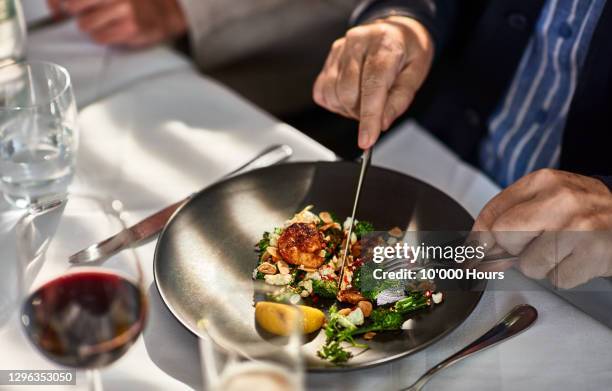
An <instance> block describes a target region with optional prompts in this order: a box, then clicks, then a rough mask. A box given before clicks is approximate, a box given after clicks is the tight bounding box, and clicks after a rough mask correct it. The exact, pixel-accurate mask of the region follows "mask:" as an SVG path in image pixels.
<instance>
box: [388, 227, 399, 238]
mask: <svg viewBox="0 0 612 391" xmlns="http://www.w3.org/2000/svg"><path fill="white" fill-rule="evenodd" d="M389 235H391V236H395V237H396V238H401V237H402V229H401V228H400V227H393V228H391V229H390V230H389Z"/></svg>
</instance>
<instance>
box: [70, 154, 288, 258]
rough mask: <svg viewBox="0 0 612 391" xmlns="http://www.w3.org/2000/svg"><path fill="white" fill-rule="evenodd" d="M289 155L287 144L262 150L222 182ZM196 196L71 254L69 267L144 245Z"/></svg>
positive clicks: (227, 175) (189, 197) (190, 196)
mask: <svg viewBox="0 0 612 391" xmlns="http://www.w3.org/2000/svg"><path fill="white" fill-rule="evenodd" d="M292 154H293V150H292V149H291V147H290V146H288V145H285V144H283V145H273V146H271V147H269V148H266V149H265V150H263V151H262V152H261V153H260V154H258V155H257V156H255V157H254V158H253V159H251V160H250V161H248V162H247V163H246V164H244V165H242V166H240V167H239V168H237V169H236V170H234V171H232V172H230V173H229V174H226V175H225V176H224V177H223V178H221V179H228V178H230V177H233V176H236V175H238V174H242V173H244V172H247V171H251V170H255V169H257V168H263V167H268V166H272V165H275V164H278V163H281V162H284V161H286V160H287V159H289V158H290V157H291V155H292ZM196 194H197V193H193V194H191V195H189V196H188V197H186V198H184V199H182V200H180V201H178V202H175V203H174V204H172V205H170V206H167V207H165V208H164V209H162V210H160V211H158V212H156V213H154V214H152V215H151V216H149V217H146V218H145V219H144V220H141V221H140V222H138V223H136V224H134V225H132V226H131V227H129V228H126V229H124V230H122V231H120V232H119V233H117V234H115V235H113V236H111V237H110V238H108V239H105V240H103V241H101V242H99V243H96V244H93V245H91V246H89V247H87V248H85V249H83V250H81V251H79V252H77V253H75V254H73V255H71V256H70V258H68V260H69V262H70V263H72V264H82V263H89V262H95V261H100V260H103V259H106V258H108V257H111V256H112V255H114V254H116V253H118V252H119V251H121V250H123V249H125V248H127V247H128V246H131V245H133V244H136V243H139V242H143V241H145V240H146V239H149V238H151V237H153V236H154V235H155V234H157V233H158V232H159V231H161V229H162V228H163V227H164V226H165V225H166V223H167V222H168V220H170V217H172V215H173V214H174V212H175V211H176V210H177V209H178V208H179V207H181V206H182V205H183V204H185V203H186V202H187V201H189V200H190V199H192V198H193V197H194V196H195V195H196Z"/></svg>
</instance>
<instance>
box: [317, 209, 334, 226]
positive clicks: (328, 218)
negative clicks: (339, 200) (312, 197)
mask: <svg viewBox="0 0 612 391" xmlns="http://www.w3.org/2000/svg"><path fill="white" fill-rule="evenodd" d="M319 218H320V219H321V220H322V221H323V222H324V223H325V224H329V223H333V222H334V219H332V217H331V214H330V213H329V212H321V213H319Z"/></svg>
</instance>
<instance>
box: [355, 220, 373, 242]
mask: <svg viewBox="0 0 612 391" xmlns="http://www.w3.org/2000/svg"><path fill="white" fill-rule="evenodd" d="M353 232H355V235H357V238H358V239H361V238H362V237H364V236H365V235H367V234H369V233H370V232H374V226H373V225H372V223H370V222H368V221H358V222H357V223H356V224H355V227H354V228H353Z"/></svg>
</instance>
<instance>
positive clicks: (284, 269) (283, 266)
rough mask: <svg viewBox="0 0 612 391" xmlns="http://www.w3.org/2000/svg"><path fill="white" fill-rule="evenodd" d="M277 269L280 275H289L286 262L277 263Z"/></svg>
mask: <svg viewBox="0 0 612 391" xmlns="http://www.w3.org/2000/svg"><path fill="white" fill-rule="evenodd" d="M276 267H278V271H279V272H280V274H289V265H287V262H285V261H282V260H281V261H278V262H276Z"/></svg>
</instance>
